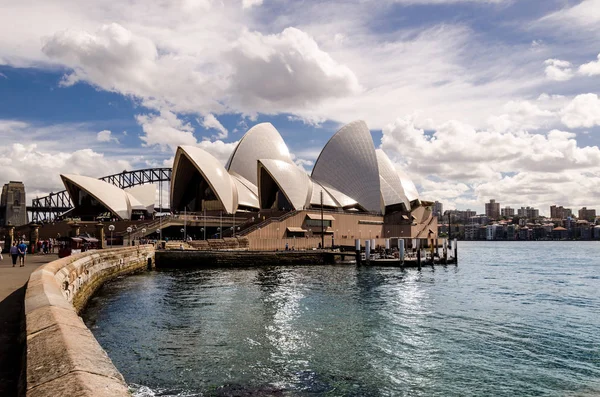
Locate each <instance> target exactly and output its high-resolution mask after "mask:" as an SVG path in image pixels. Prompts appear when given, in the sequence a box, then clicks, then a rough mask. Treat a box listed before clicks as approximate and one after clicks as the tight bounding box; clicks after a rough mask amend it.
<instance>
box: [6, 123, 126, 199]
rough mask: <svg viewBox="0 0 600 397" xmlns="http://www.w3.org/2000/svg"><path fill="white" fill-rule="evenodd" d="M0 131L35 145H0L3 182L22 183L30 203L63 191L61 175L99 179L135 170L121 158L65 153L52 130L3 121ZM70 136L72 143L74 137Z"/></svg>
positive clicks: (75, 150)
mask: <svg viewBox="0 0 600 397" xmlns="http://www.w3.org/2000/svg"><path fill="white" fill-rule="evenodd" d="M57 129H58V130H60V131H68V132H69V133H72V132H73V131H72V130H73V129H70V128H68V126H64V125H62V126H59V127H58V128H57ZM0 132H2V134H3V136H4V137H7V138H8V139H9V140H10V141H13V142H16V141H17V140H18V137H22V136H28V137H30V138H31V141H33V142H36V143H30V144H22V143H8V144H6V145H2V146H0V180H2V181H9V180H14V181H22V182H23V183H24V184H25V188H26V190H27V195H28V196H27V200H28V202H30V201H31V199H32V198H34V197H35V196H36V195H42V194H46V193H48V192H51V191H58V190H63V189H64V186H63V184H62V181H61V179H60V174H61V173H65V174H69V173H76V174H81V175H88V176H93V177H100V176H104V175H109V174H112V173H117V172H120V171H123V170H124V169H131V168H132V166H131V163H130V162H128V161H126V160H122V159H120V158H119V157H118V156H112V155H111V156H107V155H105V154H103V153H99V152H96V151H94V150H92V149H89V148H78V147H77V146H75V145H71V146H70V147H69V151H64V145H62V144H56V136H57V135H56V131H55V129H53V128H49V127H36V126H33V125H30V124H28V123H25V122H19V121H6V120H0ZM90 135H92V134H90ZM94 135H95V134H94ZM69 136H70V137H71V138H70V139H71V140H72V136H73V135H72V134H70V135H69Z"/></svg>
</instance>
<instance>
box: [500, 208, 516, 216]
mask: <svg viewBox="0 0 600 397" xmlns="http://www.w3.org/2000/svg"><path fill="white" fill-rule="evenodd" d="M500 214H501V215H502V216H506V217H509V218H510V217H512V216H515V209H514V208H510V207H504V208H502V210H501V211H500Z"/></svg>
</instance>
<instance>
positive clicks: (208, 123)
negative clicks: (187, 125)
mask: <svg viewBox="0 0 600 397" xmlns="http://www.w3.org/2000/svg"><path fill="white" fill-rule="evenodd" d="M198 122H199V123H200V124H202V126H203V127H204V128H206V129H207V130H211V129H212V130H217V131H219V135H217V138H218V139H225V138H227V135H228V133H229V132H228V131H227V128H225V127H223V124H221V122H220V121H219V120H217V118H216V117H215V115H214V114H208V115H206V116H204V118H203V119H202V121H200V120H199V121H198Z"/></svg>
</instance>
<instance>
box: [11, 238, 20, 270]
mask: <svg viewBox="0 0 600 397" xmlns="http://www.w3.org/2000/svg"><path fill="white" fill-rule="evenodd" d="M10 256H11V258H12V262H13V267H15V265H16V264H17V258H18V257H19V249H18V248H17V242H16V241H15V242H14V243H13V245H12V247H10Z"/></svg>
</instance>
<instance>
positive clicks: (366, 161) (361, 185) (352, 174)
mask: <svg viewBox="0 0 600 397" xmlns="http://www.w3.org/2000/svg"><path fill="white" fill-rule="evenodd" d="M312 178H313V179H315V180H317V181H319V182H324V183H326V184H327V185H330V186H332V187H333V188H335V189H337V190H339V191H340V192H341V193H344V194H346V195H347V196H350V197H352V198H353V199H355V200H357V201H358V203H359V204H360V205H361V206H363V207H364V208H366V209H367V210H369V211H381V199H380V182H379V171H378V167H377V156H376V155H375V145H374V144H373V137H371V132H370V131H369V128H368V127H367V124H366V123H365V122H364V121H354V122H352V123H350V124H347V125H345V126H343V127H342V128H341V129H340V130H339V131H338V132H336V133H335V134H334V135H333V137H331V139H330V140H329V142H327V144H326V145H325V147H324V148H323V150H322V151H321V154H320V155H319V158H318V159H317V162H316V164H315V167H314V168H313V171H312Z"/></svg>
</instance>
